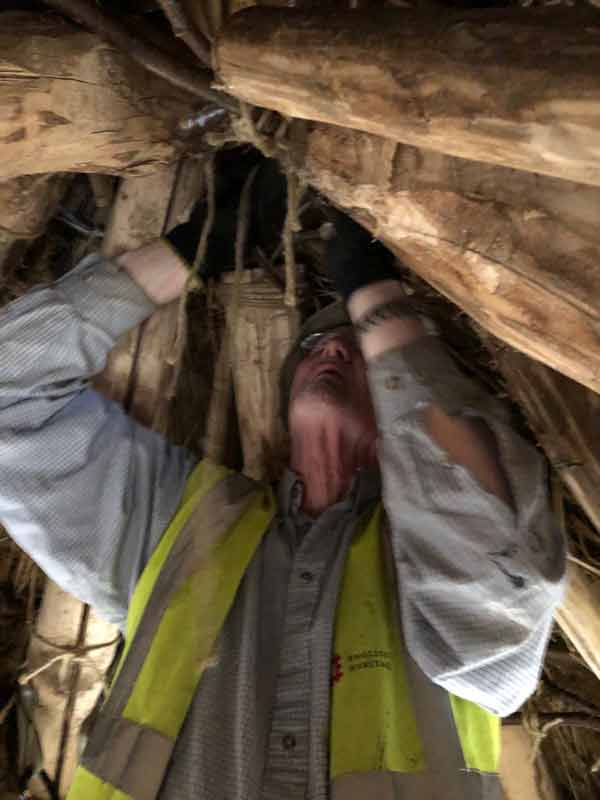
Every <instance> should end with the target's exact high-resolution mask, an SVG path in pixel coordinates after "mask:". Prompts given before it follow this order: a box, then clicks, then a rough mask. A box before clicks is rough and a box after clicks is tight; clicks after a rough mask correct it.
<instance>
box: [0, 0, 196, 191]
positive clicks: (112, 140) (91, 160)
mask: <svg viewBox="0 0 600 800" xmlns="http://www.w3.org/2000/svg"><path fill="white" fill-rule="evenodd" d="M0 52H1V53H2V59H1V61H0V108H2V114H0V154H1V156H2V157H1V158H0V180H6V179H9V178H13V177H19V176H21V175H32V174H38V173H51V172H63V171H70V172H100V173H112V174H119V175H120V174H130V175H144V174H149V173H151V172H152V171H154V170H155V169H156V168H157V166H160V165H161V164H165V163H168V162H172V161H173V160H175V159H176V157H177V153H178V145H177V141H178V135H177V134H178V126H179V124H180V123H182V122H183V121H184V120H186V119H187V118H188V117H189V115H190V114H191V112H192V111H194V109H195V108H196V110H197V101H196V100H195V99H194V98H193V97H192V96H190V95H188V94H186V93H185V92H182V91H179V90H178V89H177V88H175V87H173V86H172V85H171V84H170V83H167V82H166V81H165V80H163V79H162V78H159V77H156V76H155V75H152V74H151V73H149V72H148V71H147V70H145V69H144V68H143V67H141V66H139V65H138V64H136V63H135V62H134V61H132V60H131V59H130V58H129V57H128V56H127V55H126V54H125V53H121V52H118V51H117V50H115V49H114V48H113V47H111V46H110V45H108V44H106V43H104V42H103V41H101V40H100V39H99V37H98V36H96V35H95V34H91V33H88V32H87V31H84V30H82V29H81V28H77V27H76V26H75V25H72V24H70V23H68V22H66V21H65V20H63V19H61V18H59V17H54V16H50V15H40V14H31V13H24V12H5V13H2V14H0Z"/></svg>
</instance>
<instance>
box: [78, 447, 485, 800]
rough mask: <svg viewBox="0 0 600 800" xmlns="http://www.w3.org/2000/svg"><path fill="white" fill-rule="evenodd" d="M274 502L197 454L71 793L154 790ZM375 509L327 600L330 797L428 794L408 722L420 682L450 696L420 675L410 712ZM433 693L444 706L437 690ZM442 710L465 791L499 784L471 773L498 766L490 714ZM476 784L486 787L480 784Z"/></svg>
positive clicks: (94, 795)
mask: <svg viewBox="0 0 600 800" xmlns="http://www.w3.org/2000/svg"><path fill="white" fill-rule="evenodd" d="M274 513H275V501H274V497H273V495H272V492H271V491H270V490H268V489H265V488H264V487H259V486H257V485H256V484H255V483H253V482H252V481H249V480H248V479H246V478H244V477H243V476H240V475H238V474H235V473H228V471H227V470H224V469H223V468H220V467H213V466H211V465H210V464H208V463H207V462H202V463H201V464H200V465H199V467H198V468H197V469H196V470H195V472H194V474H193V475H192V477H191V479H190V481H189V483H188V487H187V489H186V493H185V495H184V500H183V503H182V506H181V508H180V511H179V512H178V513H177V515H176V516H175V518H174V520H173V521H172V523H171V525H170V526H169V528H168V530H167V532H166V533H165V535H164V537H163V539H162V540H161V543H160V545H159V546H158V548H157V549H156V551H155V553H154V554H153V556H152V558H151V559H150V562H149V564H148V565H147V567H146V569H145V571H144V573H143V575H142V577H141V579H140V581H139V583H138V586H137V587H136V591H135V593H134V598H133V600H132V604H131V609H130V614H129V619H128V626H127V643H126V648H125V651H124V654H123V658H122V661H121V665H120V668H119V671H118V675H117V679H116V681H115V684H114V687H113V689H112V691H111V694H110V696H109V698H108V700H107V702H106V704H105V707H104V709H103V713H102V714H101V715H100V717H99V718H98V720H97V722H96V724H95V726H94V730H93V732H92V736H91V738H90V741H89V743H88V747H87V749H86V752H85V754H84V757H83V760H82V765H81V766H80V767H79V769H78V770H77V772H76V775H75V780H74V782H73V786H72V787H71V791H70V792H69V800H83V798H85V800H130V799H131V800H154V798H155V797H156V796H157V793H158V791H159V789H160V786H161V784H162V780H163V777H164V774H165V771H166V769H167V766H168V763H169V760H170V757H171V754H172V751H173V747H174V744H175V741H176V738H177V735H178V732H179V730H180V728H181V725H182V724H183V721H184V719H185V716H186V713H187V710H188V708H189V705H190V703H191V701H192V699H193V697H194V694H195V691H196V689H197V687H198V683H199V681H200V678H201V676H202V673H203V671H204V669H205V667H206V666H207V664H208V663H210V658H211V654H212V651H213V648H214V645H215V643H216V640H217V637H218V635H219V632H220V630H221V628H222V626H223V623H224V621H225V617H226V615H227V613H228V611H229V609H230V608H231V605H232V604H233V602H234V599H235V595H236V593H237V589H238V586H239V584H240V582H241V580H242V577H243V575H244V573H245V570H246V568H247V566H248V564H249V563H250V560H251V559H252V556H253V554H254V552H255V551H256V548H257V547H258V545H259V543H260V541H261V539H262V536H263V535H264V533H265V532H266V530H267V529H268V528H269V525H270V523H271V520H272V518H273V515H274ZM381 516H382V515H381V510H380V509H378V511H377V512H376V514H375V515H373V516H372V517H371V519H370V521H367V523H368V524H365V525H363V526H362V529H361V530H359V531H358V532H357V534H356V536H355V538H354V540H353V543H352V545H351V547H350V551H349V555H348V559H347V564H346V568H345V572H344V578H343V582H342V587H341V594H340V598H339V601H338V610H337V613H336V633H335V643H334V664H333V673H332V680H333V685H334V688H333V692H332V710H331V728H330V730H331V741H330V752H331V770H330V771H331V778H332V780H333V781H334V783H333V795H334V797H335V798H341V797H343V798H344V800H346V798H350V797H354V796H357V797H358V794H355V792H358V791H362V789H361V786H362V787H363V788H366V782H368V785H369V787H374V785H375V784H376V785H377V787H378V788H377V796H378V797H381V798H384V797H389V798H399V797H404V796H412V793H413V790H415V789H417V788H418V787H419V786H420V787H422V788H423V789H424V791H422V792H420V794H419V795H418V796H419V798H420V800H425V798H429V797H432V798H433V797H435V794H431V793H430V792H429V789H427V790H425V787H426V786H427V787H431V786H432V785H433V784H432V783H431V781H428V779H427V775H428V774H429V773H430V772H431V767H432V764H431V763H430V762H431V759H430V748H429V747H428V742H427V741H426V740H427V739H428V738H429V737H428V731H427V730H425V731H423V730H421V731H420V734H421V737H422V738H423V740H424V741H425V747H423V746H422V745H421V742H420V739H419V734H418V733H417V729H418V726H417V724H416V722H415V719H417V720H418V717H419V714H420V713H421V708H420V701H419V694H421V695H423V694H424V695H425V696H427V697H429V696H430V695H431V697H433V695H432V694H431V692H430V691H429V688H431V691H432V692H434V693H437V694H438V695H439V696H441V698H442V704H443V705H445V706H446V707H447V708H448V709H450V699H449V695H447V694H446V693H445V692H443V691H442V690H441V689H439V687H434V686H433V684H432V683H431V682H430V681H427V679H426V678H424V680H423V681H421V682H420V683H421V684H422V686H421V690H423V687H425V689H424V691H421V692H420V693H419V692H417V703H416V705H417V713H416V714H415V711H414V710H413V705H414V700H415V692H414V685H415V683H417V684H418V683H419V681H418V680H417V681H415V680H414V674H413V673H414V671H415V669H417V670H418V668H416V665H414V663H413V664H411V662H410V660H408V661H407V660H406V658H405V659H403V657H402V645H401V641H400V637H399V633H398V631H399V625H398V624H397V622H396V620H395V609H394V600H393V598H394V594H395V593H394V590H393V587H392V586H390V583H389V581H388V580H387V578H386V575H385V565H384V556H383V553H382V549H381V545H382V537H381V536H380V529H381V524H380V518H381ZM182 640H185V643H186V646H185V647H181V646H180V645H181V641H182ZM405 664H406V667H405ZM165 665H168V669H165ZM423 677H424V676H423ZM409 687H410V688H409ZM200 691H201V687H200ZM411 697H412V702H411ZM431 697H429V699H431ZM435 702H437V703H438V707H437V711H441V710H442V709H441V708H440V707H439V698H437V696H436V699H435V700H434V705H435ZM426 705H427V703H425V706H426ZM429 705H431V703H429ZM452 710H453V712H454V713H453V717H454V719H453V720H452V719H451V718H452V714H451V713H450V712H449V711H448V714H447V717H448V719H450V720H451V721H450V723H449V726H450V727H449V735H451V736H454V738H456V739H457V741H458V737H457V736H456V731H457V730H458V734H459V736H460V744H459V745H458V746H457V750H458V751H459V757H460V764H459V767H458V769H457V770H456V772H457V773H458V772H460V773H461V775H462V780H463V782H462V783H461V786H463V787H464V790H465V793H464V795H463V796H464V798H484V797H485V798H488V797H489V798H492V797H494V798H495V797H497V796H499V795H497V794H496V793H495V792H496V790H497V788H498V786H499V782H498V780H497V778H496V776H494V775H491V774H488V775H487V777H486V778H485V780H484V778H483V777H482V776H481V775H480V773H492V772H495V770H496V767H497V757H498V750H499V721H498V720H497V718H495V717H492V715H489V714H487V712H485V711H483V710H482V709H480V708H479V707H477V706H475V705H473V704H471V703H468V702H467V701H462V700H457V699H456V698H453V699H452ZM437 716H440V715H439V714H438V715H436V719H437ZM442 716H443V714H442ZM454 721H455V722H456V727H455V726H454ZM435 758H436V756H435V753H434V759H435ZM426 762H427V770H426V771H425V772H423V771H422V770H423V767H424V765H425V763H426ZM434 772H435V770H434ZM477 776H479V777H477ZM485 782H487V783H489V785H490V787H493V792H494V793H491V791H490V792H487V791H484V789H485V787H484V786H483V784H484V783H485ZM413 784H414V785H413ZM384 787H387V788H386V789H385V791H383V790H384ZM469 787H471V788H472V789H473V791H471V788H469ZM467 789H468V791H467ZM369 790H370V789H369ZM405 793H406V794H405ZM363 796H364V795H363ZM415 796H417V795H415ZM444 796H445V795H444Z"/></svg>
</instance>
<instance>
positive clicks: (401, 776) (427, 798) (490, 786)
mask: <svg viewBox="0 0 600 800" xmlns="http://www.w3.org/2000/svg"><path fill="white" fill-rule="evenodd" d="M429 777H430V776H429V775H428V774H427V773H425V772H363V773H358V772H357V773H350V774H348V775H342V776H340V777H339V778H336V780H335V781H334V783H333V787H332V792H331V800H366V799H367V798H368V800H447V798H448V797H449V795H448V794H446V793H445V792H444V791H443V789H442V790H440V789H439V788H436V787H434V786H432V784H431V781H430V779H429ZM461 780H462V786H463V788H462V791H463V794H462V795H461V797H463V798H465V800H467V799H468V798H471V797H476V798H477V800H502V797H503V793H502V787H501V786H500V781H499V780H498V777H497V776H496V775H491V774H489V773H484V772H474V771H471V772H463V773H462V777H461ZM440 791H441V793H440Z"/></svg>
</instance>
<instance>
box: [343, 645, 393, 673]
mask: <svg viewBox="0 0 600 800" xmlns="http://www.w3.org/2000/svg"><path fill="white" fill-rule="evenodd" d="M363 669H387V670H390V671H391V669H392V653H391V651H390V650H361V651H360V652H358V653H351V654H350V655H349V656H348V671H349V672H358V671H359V670H363Z"/></svg>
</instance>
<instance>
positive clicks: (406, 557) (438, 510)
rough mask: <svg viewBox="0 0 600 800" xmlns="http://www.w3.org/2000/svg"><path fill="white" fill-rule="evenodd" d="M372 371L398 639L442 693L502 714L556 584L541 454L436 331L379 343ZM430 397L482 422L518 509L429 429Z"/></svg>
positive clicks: (515, 697) (517, 699)
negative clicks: (388, 348) (383, 347)
mask: <svg viewBox="0 0 600 800" xmlns="http://www.w3.org/2000/svg"><path fill="white" fill-rule="evenodd" d="M370 381H371V389H372V393H373V398H374V402H375V406H376V409H377V416H378V423H379V428H380V432H381V455H380V460H381V466H382V476H383V499H384V505H385V508H386V511H387V514H388V517H389V520H390V524H391V531H392V549H393V552H394V560H395V566H396V574H397V582H398V588H399V601H400V607H401V614H402V625H403V632H404V637H405V641H406V646H407V648H408V649H409V651H410V653H411V655H412V656H413V658H414V659H415V661H417V663H418V664H419V666H420V667H421V669H422V670H423V671H424V672H425V674H426V675H428V676H429V678H431V679H432V680H433V681H434V682H435V683H437V684H438V685H440V686H442V687H443V688H445V689H446V690H447V691H449V692H452V693H453V694H456V695H458V696H460V697H463V698H466V699H468V700H471V701H473V702H475V703H478V704H479V705H481V706H483V707H484V708H487V709H488V710H490V711H492V712H494V713H496V714H499V715H502V716H504V715H507V714H510V713H512V712H513V711H515V710H516V709H517V708H518V707H519V706H520V705H521V704H522V703H523V702H524V701H525V700H526V699H527V697H528V696H529V695H530V694H531V693H532V692H533V691H534V690H535V688H536V685H537V681H538V678H539V674H540V671H541V667H542V661H543V657H544V653H545V649H546V645H547V642H548V638H549V635H550V631H551V627H552V619H553V614H554V611H555V609H556V607H557V605H558V603H559V602H560V599H561V597H562V593H563V589H564V575H565V557H566V556H565V543H564V541H563V537H562V535H561V533H560V532H559V530H558V528H557V525H556V523H555V521H554V519H553V517H552V514H551V512H550V509H549V505H548V498H547V492H546V475H545V464H544V461H543V459H542V457H541V456H540V454H539V453H538V452H537V451H536V449H535V448H534V447H532V446H531V445H530V444H529V443H528V442H526V441H524V440H523V439H522V438H521V437H520V436H519V435H518V434H517V433H516V432H515V431H514V430H513V429H512V427H511V426H510V425H509V424H508V421H507V419H506V418H505V414H504V412H503V409H502V408H501V406H500V405H499V404H498V403H497V402H496V401H495V400H494V399H493V398H491V397H489V396H487V395H486V394H485V393H483V392H481V391H480V390H479V388H478V387H477V386H476V385H475V384H474V383H473V382H471V381H470V380H469V379H467V377H466V376H464V375H463V374H462V373H461V372H460V371H459V370H458V369H457V368H456V367H455V366H454V363H453V361H452V359H451V358H450V356H449V355H448V354H447V353H446V352H445V349H444V347H443V345H442V344H441V342H440V341H439V340H438V339H437V337H433V336H427V337H424V338H423V339H421V340H419V341H418V342H416V343H414V344H413V345H411V346H409V347H408V348H405V349H404V350H402V351H400V350H395V351H392V352H388V353H386V354H385V355H383V356H382V357H381V358H380V359H378V360H376V361H375V362H373V363H372V365H371V366H370ZM432 402H435V403H437V404H438V405H440V406H441V407H442V408H444V409H445V410H446V411H447V412H448V413H450V414H465V415H469V416H473V417H479V418H482V419H483V420H484V421H485V422H486V423H487V425H488V426H489V428H490V429H491V430H492V431H493V433H494V434H495V437H496V442H497V446H498V451H499V457H500V460H501V463H502V466H503V468H504V470H505V473H506V476H507V479H508V481H509V483H510V487H511V490H512V494H513V498H514V503H515V510H514V511H513V510H512V509H511V508H509V507H508V506H507V505H506V504H505V503H503V502H502V501H501V500H499V499H498V498H496V497H495V496H493V495H491V494H489V493H488V492H487V491H486V490H485V489H483V488H482V487H481V486H480V484H479V483H478V482H477V481H476V480H475V478H474V477H473V476H472V475H471V474H470V473H469V472H468V470H466V469H465V468H464V467H462V466H459V465H457V464H455V463H452V462H451V461H450V460H449V459H448V457H447V455H446V453H445V452H444V451H442V450H441V449H440V448H439V447H438V446H437V445H436V444H435V443H434V442H433V441H432V440H431V439H430V437H429V436H428V435H427V434H426V432H425V431H424V429H423V426H422V424H421V411H422V409H423V407H425V406H426V405H428V404H430V403H432Z"/></svg>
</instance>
